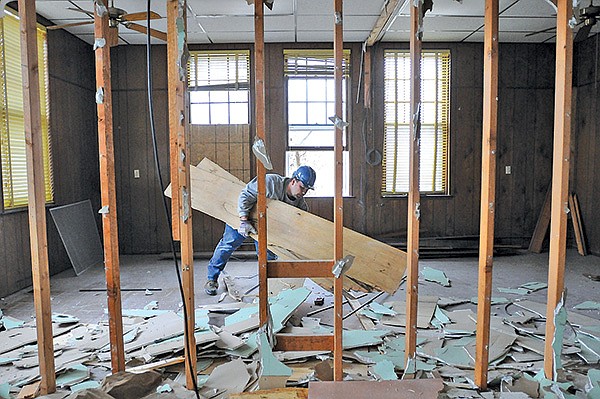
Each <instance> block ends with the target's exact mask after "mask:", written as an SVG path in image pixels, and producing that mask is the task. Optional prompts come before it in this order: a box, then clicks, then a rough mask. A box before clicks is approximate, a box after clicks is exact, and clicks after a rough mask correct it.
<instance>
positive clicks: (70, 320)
mask: <svg viewBox="0 0 600 399" xmlns="http://www.w3.org/2000/svg"><path fill="white" fill-rule="evenodd" d="M52 323H57V324H59V325H63V324H74V323H79V319H78V318H77V317H74V316H71V315H68V314H61V313H52Z"/></svg>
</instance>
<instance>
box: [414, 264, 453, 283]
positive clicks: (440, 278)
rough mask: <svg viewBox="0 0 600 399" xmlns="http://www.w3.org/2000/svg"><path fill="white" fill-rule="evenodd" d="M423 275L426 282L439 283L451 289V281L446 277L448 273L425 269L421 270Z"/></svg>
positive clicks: (429, 268)
mask: <svg viewBox="0 0 600 399" xmlns="http://www.w3.org/2000/svg"><path fill="white" fill-rule="evenodd" d="M421 275H422V276H423V278H424V279H425V280H426V281H431V282H434V283H438V284H440V285H441V286H444V287H450V280H449V279H448V277H446V273H444V272H443V271H441V270H437V269H433V268H431V267H424V268H423V270H421Z"/></svg>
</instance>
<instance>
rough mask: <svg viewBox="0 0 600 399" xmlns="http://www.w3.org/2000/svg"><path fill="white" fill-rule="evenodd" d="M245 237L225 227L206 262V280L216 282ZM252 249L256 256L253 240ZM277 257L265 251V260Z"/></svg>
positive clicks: (256, 245) (256, 243)
mask: <svg viewBox="0 0 600 399" xmlns="http://www.w3.org/2000/svg"><path fill="white" fill-rule="evenodd" d="M245 239H246V237H244V236H243V235H241V234H240V233H238V231H237V230H236V229H234V228H233V227H231V226H230V225H228V224H226V225H225V231H224V232H223V238H221V241H219V243H218V244H217V247H216V248H215V251H214V253H213V256H212V258H210V261H208V276H207V277H208V279H209V280H215V281H216V280H217V278H219V274H221V272H222V271H223V269H225V265H226V264H227V261H228V260H229V257H230V256H231V254H232V253H233V251H235V250H236V249H238V248H239V247H240V246H241V245H242V243H243V242H244V240H245ZM254 247H255V248H256V254H257V255H258V242H257V241H256V240H254ZM276 259H277V255H275V254H274V253H273V252H271V251H269V250H267V260H276Z"/></svg>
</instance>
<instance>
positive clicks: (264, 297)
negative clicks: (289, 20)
mask: <svg viewBox="0 0 600 399" xmlns="http://www.w3.org/2000/svg"><path fill="white" fill-rule="evenodd" d="M254 89H255V98H256V109H255V111H256V123H255V125H256V137H257V138H258V139H261V140H263V141H265V21H264V5H263V0H255V1H254ZM265 173H266V169H265V167H264V165H263V164H262V162H260V161H258V162H256V177H257V180H258V202H257V204H256V210H257V217H258V284H259V290H258V301H259V320H260V325H261V326H264V325H266V323H267V321H268V319H269V315H268V312H269V289H268V283H267V281H268V280H267V198H266V182H265Z"/></svg>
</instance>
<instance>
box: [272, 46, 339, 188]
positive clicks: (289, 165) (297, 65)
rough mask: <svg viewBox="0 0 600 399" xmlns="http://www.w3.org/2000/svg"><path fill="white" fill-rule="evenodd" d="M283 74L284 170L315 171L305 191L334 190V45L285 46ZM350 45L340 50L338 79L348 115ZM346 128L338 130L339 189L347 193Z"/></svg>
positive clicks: (289, 171) (287, 171)
mask: <svg viewBox="0 0 600 399" xmlns="http://www.w3.org/2000/svg"><path fill="white" fill-rule="evenodd" d="M283 55H284V74H285V77H286V82H287V103H288V135H287V151H286V169H287V170H286V174H287V175H288V176H291V174H292V173H293V172H294V170H296V168H297V167H298V166H300V165H310V166H311V167H312V168H313V169H314V170H315V171H316V172H317V181H316V183H315V189H314V190H311V191H309V192H308V194H307V196H313V197H332V196H333V195H334V189H335V187H334V174H335V169H334V152H333V147H334V143H335V128H334V126H333V122H332V121H330V120H329V117H332V116H334V115H335V81H334V76H333V73H334V67H335V62H334V54H333V50H284V53H283ZM349 63H350V51H349V50H345V51H344V59H343V61H342V64H343V69H344V73H343V79H342V115H340V117H341V118H342V119H343V120H344V121H348V112H347V106H346V103H347V101H346V96H347V84H348V77H349V75H350V71H349ZM346 130H347V128H346V129H344V131H343V139H342V142H343V146H344V148H343V162H344V168H343V175H344V176H343V189H342V193H343V195H346V196H347V195H349V194H350V189H349V187H350V184H349V178H350V173H349V170H350V167H349V156H348V145H347V132H346Z"/></svg>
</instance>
